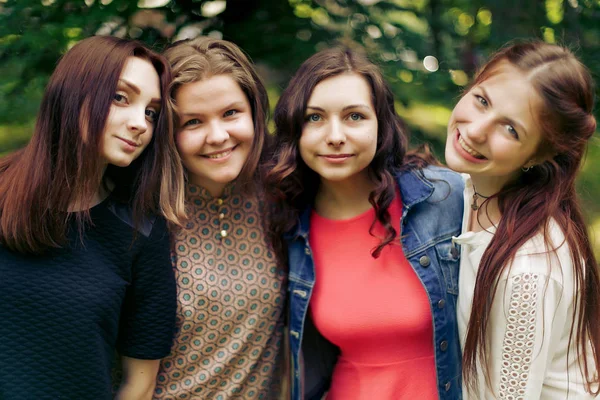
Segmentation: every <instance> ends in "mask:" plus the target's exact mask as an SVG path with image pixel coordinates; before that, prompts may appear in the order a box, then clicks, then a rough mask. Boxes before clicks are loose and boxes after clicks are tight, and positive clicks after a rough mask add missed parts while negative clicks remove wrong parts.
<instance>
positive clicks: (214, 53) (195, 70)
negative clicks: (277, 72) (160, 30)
mask: <svg viewBox="0 0 600 400" xmlns="http://www.w3.org/2000/svg"><path fill="white" fill-rule="evenodd" d="M164 54H165V57H166V58H167V60H168V61H169V62H170V64H171V66H172V69H173V81H172V82H171V85H170V87H169V99H170V101H171V103H172V104H173V108H174V109H175V111H177V103H176V101H175V94H176V92H177V90H178V89H179V88H180V87H181V86H182V85H185V84H188V83H193V82H197V81H201V80H205V79H209V78H211V77H213V76H216V75H227V76H230V77H231V78H232V79H233V80H234V81H235V82H237V84H238V85H239V86H240V88H241V89H242V91H243V92H244V94H245V95H246V97H247V98H248V102H249V103H250V106H251V108H252V121H253V123H254V137H253V139H252V146H251V148H250V153H249V155H248V159H247V160H246V163H245V164H244V166H243V167H242V170H241V171H240V175H239V177H238V182H240V183H241V184H242V187H243V188H244V189H246V190H254V189H256V188H257V183H258V181H259V173H258V171H259V169H258V165H259V163H260V160H261V158H262V157H263V155H264V151H263V150H264V148H265V145H266V142H267V141H268V138H269V134H268V130H267V119H268V113H269V98H268V96H267V90H266V89H265V86H264V84H263V83H262V80H261V79H260V77H259V75H258V73H257V72H256V70H255V68H254V66H253V65H252V62H251V61H250V59H249V58H248V57H247V56H246V55H245V54H244V52H243V51H242V50H241V49H240V48H239V47H238V46H237V45H235V44H234V43H231V42H228V41H226V40H220V39H214V38H211V37H207V36H201V37H198V38H195V39H192V40H181V41H179V42H175V43H173V44H172V45H171V46H169V47H168V48H167V49H166V50H165V52H164ZM175 123H176V126H179V123H178V122H177V114H176V115H175Z"/></svg>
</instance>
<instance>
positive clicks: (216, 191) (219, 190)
mask: <svg viewBox="0 0 600 400" xmlns="http://www.w3.org/2000/svg"><path fill="white" fill-rule="evenodd" d="M189 179H190V182H191V183H193V184H194V185H198V186H200V187H203V188H204V189H206V190H207V191H208V193H210V195H211V196H212V197H221V195H222V194H223V192H224V191H225V187H226V186H227V185H229V184H230V183H231V182H225V183H222V182H208V180H207V179H198V178H196V177H193V176H190V177H189Z"/></svg>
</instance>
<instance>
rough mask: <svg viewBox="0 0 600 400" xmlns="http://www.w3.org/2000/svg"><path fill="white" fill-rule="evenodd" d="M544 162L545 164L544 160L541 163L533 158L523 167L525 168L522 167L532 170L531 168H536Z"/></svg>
mask: <svg viewBox="0 0 600 400" xmlns="http://www.w3.org/2000/svg"><path fill="white" fill-rule="evenodd" d="M542 162H544V160H542V161H539V160H538V159H536V158H532V159H531V160H529V161H527V162H526V163H525V164H524V165H523V167H522V168H525V169H529V168H531V167H535V166H536V165H538V164H541V163H542Z"/></svg>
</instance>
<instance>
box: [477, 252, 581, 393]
mask: <svg viewBox="0 0 600 400" xmlns="http://www.w3.org/2000/svg"><path fill="white" fill-rule="evenodd" d="M551 258H553V259H555V257H547V255H545V254H538V255H526V256H517V257H516V259H515V261H514V263H513V266H512V270H511V273H510V276H508V277H504V278H503V279H502V280H501V281H500V282H499V285H498V288H497V291H496V296H495V298H494V303H493V305H492V310H491V316H490V321H489V328H488V334H487V336H488V338H489V365H488V368H489V369H488V371H489V374H490V381H491V382H490V384H491V388H490V387H489V386H487V385H486V382H485V378H480V380H483V381H480V382H479V387H480V388H481V389H482V392H483V393H485V395H484V396H482V398H485V399H488V398H499V399H503V398H512V397H514V398H523V399H532V400H533V399H540V398H541V396H542V389H543V386H544V382H545V380H546V379H547V373H548V370H549V369H550V365H551V363H552V362H553V358H554V356H555V354H556V353H560V352H563V351H566V347H567V344H566V343H564V339H563V337H564V336H563V335H564V334H565V329H570V327H571V323H570V322H571V321H572V318H573V315H572V313H570V312H569V309H570V307H572V306H573V304H572V303H573V290H572V289H573V284H572V282H571V281H570V279H571V278H570V276H571V272H570V271H569V270H568V269H569V268H571V264H570V263H569V262H563V263H562V265H560V264H558V263H554V262H551V263H550V265H549V263H548V260H549V259H551ZM553 268H561V269H562V271H563V272H564V278H565V279H566V280H567V282H568V284H567V285H566V286H563V283H566V282H565V280H559V279H556V276H555V275H553V274H552V273H550V271H551V269H553ZM567 332H568V331H567ZM574 356H575V355H574V354H573V356H572V357H574ZM564 369H565V371H564V372H565V375H566V373H567V365H566V363H565V365H564ZM481 376H482V375H480V377H481ZM563 398H566V393H565V396H564V397H563Z"/></svg>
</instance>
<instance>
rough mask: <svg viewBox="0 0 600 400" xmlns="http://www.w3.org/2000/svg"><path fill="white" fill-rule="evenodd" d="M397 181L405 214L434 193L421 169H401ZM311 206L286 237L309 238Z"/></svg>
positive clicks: (304, 211) (431, 185)
mask: <svg viewBox="0 0 600 400" xmlns="http://www.w3.org/2000/svg"><path fill="white" fill-rule="evenodd" d="M396 182H397V183H398V186H399V187H400V195H401V196H402V206H403V209H404V215H405V214H406V211H408V209H410V208H411V207H413V206H414V205H415V204H419V203H421V202H423V201H425V200H427V199H428V198H429V196H431V195H432V194H433V190H434V186H433V183H431V181H429V180H428V179H427V178H426V177H425V175H424V174H423V171H422V170H421V169H414V168H413V169H409V170H406V171H401V172H399V173H398V174H397V175H396ZM311 211H312V207H311V206H307V207H306V208H305V209H304V210H302V212H301V213H300V216H299V223H298V224H297V225H296V228H294V229H292V230H291V231H290V232H289V233H287V234H286V235H285V238H286V239H292V238H294V237H298V236H303V237H304V238H305V239H306V240H308V230H309V228H310V213H311Z"/></svg>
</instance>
